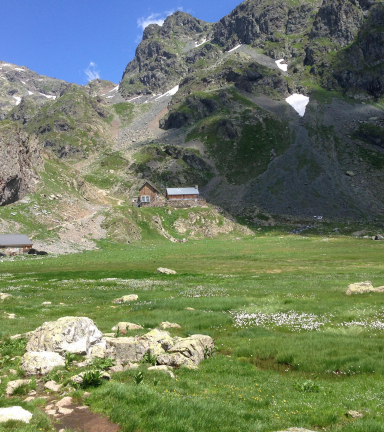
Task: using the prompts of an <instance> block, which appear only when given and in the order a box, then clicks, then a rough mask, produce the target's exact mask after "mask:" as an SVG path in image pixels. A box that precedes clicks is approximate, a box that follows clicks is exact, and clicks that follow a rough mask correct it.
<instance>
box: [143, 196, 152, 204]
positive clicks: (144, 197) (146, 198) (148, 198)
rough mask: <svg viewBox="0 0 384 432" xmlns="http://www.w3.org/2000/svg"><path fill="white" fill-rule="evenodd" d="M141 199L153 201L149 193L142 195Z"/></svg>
mask: <svg viewBox="0 0 384 432" xmlns="http://www.w3.org/2000/svg"><path fill="white" fill-rule="evenodd" d="M141 201H142V202H148V203H149V202H151V197H149V196H148V195H143V196H142V197H141Z"/></svg>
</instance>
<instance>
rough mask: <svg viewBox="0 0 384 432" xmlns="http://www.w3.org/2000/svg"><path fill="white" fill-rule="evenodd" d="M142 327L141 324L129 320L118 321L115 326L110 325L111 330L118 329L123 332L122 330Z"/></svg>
mask: <svg viewBox="0 0 384 432" xmlns="http://www.w3.org/2000/svg"><path fill="white" fill-rule="evenodd" d="M142 328H143V327H141V325H138V324H133V323H130V322H119V323H118V324H116V325H115V326H113V327H112V329H111V330H112V331H117V329H119V330H120V332H123V331H124V330H130V331H132V330H141V329H142Z"/></svg>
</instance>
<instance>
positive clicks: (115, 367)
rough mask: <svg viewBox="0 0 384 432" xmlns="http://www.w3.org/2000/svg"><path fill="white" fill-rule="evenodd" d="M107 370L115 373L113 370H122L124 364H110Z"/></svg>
mask: <svg viewBox="0 0 384 432" xmlns="http://www.w3.org/2000/svg"><path fill="white" fill-rule="evenodd" d="M108 371H109V372H111V373H115V372H123V371H124V366H123V365H122V364H118V365H116V366H112V367H110V368H109V369H108Z"/></svg>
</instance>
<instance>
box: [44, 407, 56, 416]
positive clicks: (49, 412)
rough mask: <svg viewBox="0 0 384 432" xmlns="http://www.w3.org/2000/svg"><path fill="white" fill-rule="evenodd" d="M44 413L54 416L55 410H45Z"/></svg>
mask: <svg viewBox="0 0 384 432" xmlns="http://www.w3.org/2000/svg"><path fill="white" fill-rule="evenodd" d="M45 413H46V414H48V415H50V416H54V415H55V414H56V410H55V409H51V410H46V411H45Z"/></svg>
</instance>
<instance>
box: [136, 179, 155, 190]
mask: <svg viewBox="0 0 384 432" xmlns="http://www.w3.org/2000/svg"><path fill="white" fill-rule="evenodd" d="M146 184H149V186H152V187H153V189H155V191H156V192H159V191H158V189H157V187H156V186H153V184H152V183H150V182H149V181H146V182H145V183H144V184H143V186H141V188H140V189H139V191H141V189H143V187H144V186H145V185H146Z"/></svg>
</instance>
